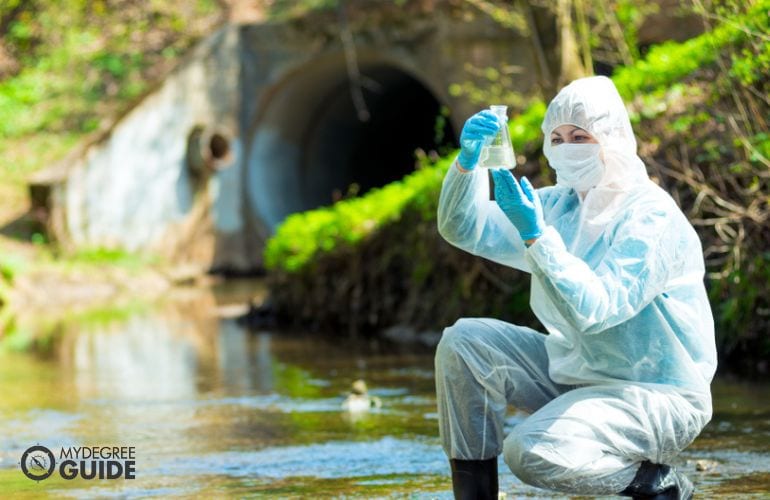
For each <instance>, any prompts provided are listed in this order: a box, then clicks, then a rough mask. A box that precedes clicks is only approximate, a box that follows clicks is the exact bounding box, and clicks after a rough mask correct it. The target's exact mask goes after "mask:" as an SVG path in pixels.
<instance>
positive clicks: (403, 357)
mask: <svg viewBox="0 0 770 500" xmlns="http://www.w3.org/2000/svg"><path fill="white" fill-rule="evenodd" d="M241 285H244V284H241ZM258 293H259V291H258V289H257V290H255V289H254V288H253V286H251V285H249V284H245V286H239V285H238V284H229V285H227V286H225V287H220V288H217V289H215V290H214V293H208V292H205V291H203V292H202V291H191V292H190V293H189V294H188V295H187V296H184V297H181V298H177V299H175V300H169V301H164V302H163V303H161V304H158V305H157V306H153V307H152V308H149V309H148V308H139V309H137V310H130V311H128V312H125V311H124V312H123V313H121V314H118V315H117V317H111V316H106V317H105V316H103V315H102V316H99V315H96V317H94V316H95V315H90V316H88V315H77V314H75V315H71V316H70V317H69V318H66V317H65V318H64V319H59V320H56V321H47V320H45V318H40V319H39V320H38V321H36V322H35V321H33V322H31V323H30V322H29V321H28V322H26V323H25V325H26V326H24V327H23V328H22V327H19V328H18V329H17V332H16V333H15V334H13V335H11V336H8V337H6V338H3V339H0V497H2V498H41V497H43V498H44V497H46V496H50V497H56V498H70V497H72V498H111V497H117V498H147V497H156V498H160V497H185V498H192V497H201V498H203V497H254V496H268V497H275V498H313V497H341V496H345V497H348V498H349V497H360V498H389V497H398V498H404V497H406V498H451V492H450V488H451V486H450V481H449V467H448V464H447V462H446V460H445V458H444V455H443V452H442V450H441V448H440V446H439V441H438V435H437V432H438V431H437V420H436V408H435V397H434V392H433V391H434V389H433V356H432V351H431V350H430V349H428V348H421V347H419V346H418V347H415V346H393V345H385V344H383V343H375V342H363V341H359V342H352V341H349V340H346V339H342V338H340V339H336V340H334V341H330V340H328V339H324V338H321V337H318V336H310V335H303V334H298V333H294V334H289V333H278V332H271V331H249V330H247V329H245V328H244V327H242V326H240V325H239V323H238V322H237V321H236V320H235V319H234V318H235V316H236V315H237V314H238V312H240V311H239V309H238V305H239V304H243V302H244V301H245V300H247V299H248V297H249V296H252V295H254V294H258ZM30 325H32V326H30ZM51 331H55V335H54V336H53V337H52V339H51V340H48V341H46V340H43V337H40V334H41V332H43V333H45V332H51ZM30 345H31V347H30ZM359 378H361V379H364V380H365V381H366V383H367V384H368V386H369V388H370V393H371V394H372V395H374V396H377V397H378V398H379V399H380V400H381V402H382V406H381V407H380V408H377V409H374V410H372V411H369V412H365V413H358V414H351V413H349V412H347V411H344V410H342V408H341V403H342V402H343V400H344V398H345V395H346V394H347V393H348V391H349V388H350V385H351V383H352V382H353V381H354V380H356V379H359ZM714 395H715V413H714V418H713V421H712V422H711V424H709V426H708V428H707V429H706V430H705V431H704V433H703V434H702V435H701V437H700V438H698V440H697V441H696V442H695V443H694V444H693V445H692V446H691V447H690V448H689V449H688V450H686V452H685V453H684V454H683V455H682V456H681V460H680V463H678V464H677V465H679V466H681V467H683V468H685V469H686V470H687V471H688V474H689V475H690V477H691V478H692V479H693V481H694V482H695V483H696V486H697V488H698V491H699V493H700V495H699V496H701V498H765V497H770V449H769V448H768V445H769V444H770V385H767V384H765V385H752V384H747V383H738V382H730V381H727V380H718V381H717V382H716V383H715V385H714ZM522 418H524V415H523V414H520V413H517V412H516V411H515V410H513V411H512V412H511V414H510V417H509V418H508V421H507V425H508V426H509V427H511V426H514V425H516V424H517V422H519V421H521V419H522ZM36 444H40V445H42V446H45V447H47V448H49V449H50V450H51V451H52V453H53V455H54V457H55V460H54V461H55V462H59V463H60V462H61V459H60V456H59V454H60V453H61V452H62V451H63V450H67V449H70V448H71V447H77V446H99V447H102V446H123V447H133V448H134V460H135V470H136V473H135V474H136V477H135V479H125V478H121V479H98V478H97V479H90V480H86V479H83V478H81V477H76V478H74V479H71V480H67V479H64V478H62V476H61V474H60V471H59V469H58V467H57V468H56V469H54V472H53V473H52V475H51V476H50V477H48V478H47V479H43V480H41V481H33V480H31V479H28V478H27V477H26V476H24V474H23V473H22V472H21V470H20V460H21V458H22V454H23V453H24V451H25V450H26V449H27V448H29V447H31V446H33V445H36ZM699 468H700V469H705V470H697V469H699ZM500 470H501V478H500V482H501V489H502V490H503V491H505V492H506V494H507V498H520V497H521V498H567V497H565V496H563V495H555V494H549V493H548V492H544V491H542V490H537V489H535V488H531V487H528V486H526V485H523V484H522V483H521V482H520V481H518V480H517V479H516V478H515V477H514V476H513V475H512V474H511V473H510V472H508V471H507V469H506V467H505V465H504V464H503V463H502V462H501V463H500Z"/></svg>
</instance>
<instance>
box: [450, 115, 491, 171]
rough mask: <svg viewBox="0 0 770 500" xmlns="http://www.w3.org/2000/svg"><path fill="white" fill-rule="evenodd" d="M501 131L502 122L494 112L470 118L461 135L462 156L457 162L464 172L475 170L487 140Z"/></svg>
mask: <svg viewBox="0 0 770 500" xmlns="http://www.w3.org/2000/svg"><path fill="white" fill-rule="evenodd" d="M499 130H500V121H499V120H498V118H497V115H495V114H494V113H493V112H492V111H490V110H488V109H485V110H483V111H479V112H478V113H476V114H475V115H473V116H471V117H470V118H468V120H467V121H466V122H465V125H463V130H462V132H461V133H460V156H458V158H457V161H458V162H459V163H460V167H462V168H463V169H464V170H473V168H474V167H475V166H476V164H477V163H478V161H479V156H480V155H481V148H483V147H484V143H485V142H486V141H487V139H489V138H492V137H494V136H495V135H496V134H497V132H498V131H499Z"/></svg>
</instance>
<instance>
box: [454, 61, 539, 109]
mask: <svg viewBox="0 0 770 500" xmlns="http://www.w3.org/2000/svg"><path fill="white" fill-rule="evenodd" d="M463 69H464V70H465V74H466V75H468V79H467V80H464V81H462V82H459V83H457V82H456V83H452V84H450V85H449V94H450V95H452V96H454V97H461V98H463V99H464V100H467V101H468V102H471V103H473V104H477V105H479V106H482V107H486V106H487V105H488V104H489V103H506V104H508V105H509V106H511V107H513V108H514V110H516V111H518V110H521V109H523V108H525V107H526V106H527V104H528V102H529V101H530V100H531V99H532V97H531V96H526V95H524V94H522V93H521V92H516V91H515V90H513V89H515V88H516V80H517V78H518V75H519V73H520V72H521V71H522V70H523V69H522V68H521V67H518V66H511V65H501V66H500V67H491V66H488V67H477V66H474V65H473V64H471V63H465V65H464V67H463Z"/></svg>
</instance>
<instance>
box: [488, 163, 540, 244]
mask: <svg viewBox="0 0 770 500" xmlns="http://www.w3.org/2000/svg"><path fill="white" fill-rule="evenodd" d="M492 178H493V180H494V182H495V202H496V203H497V205H498V206H499V207H500V209H501V210H502V211H503V213H504V214H505V215H506V217H508V219H510V221H511V222H512V223H513V225H514V226H516V229H518V230H519V234H520V235H521V239H522V240H524V241H527V240H531V239H533V238H538V237H540V236H542V234H543V229H544V228H545V221H544V220H543V205H542V204H541V203H540V197H539V196H538V195H537V192H536V191H535V189H534V188H533V187H532V184H530V182H529V180H527V178H526V177H522V178H521V184H519V182H516V179H515V178H514V177H513V174H511V172H510V170H505V169H499V170H492Z"/></svg>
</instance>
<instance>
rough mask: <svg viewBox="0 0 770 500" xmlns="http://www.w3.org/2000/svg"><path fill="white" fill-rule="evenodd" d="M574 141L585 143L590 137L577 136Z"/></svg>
mask: <svg viewBox="0 0 770 500" xmlns="http://www.w3.org/2000/svg"><path fill="white" fill-rule="evenodd" d="M572 140H573V141H575V142H584V141H587V140H588V137H587V136H585V135H576V136H574V137H573V138H572Z"/></svg>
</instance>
